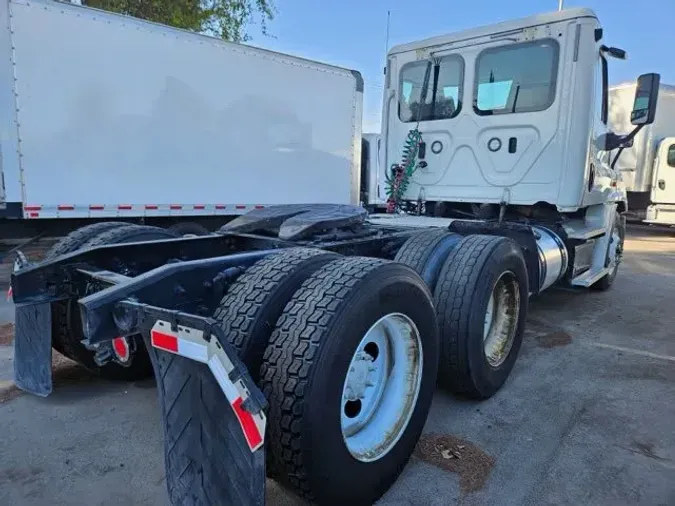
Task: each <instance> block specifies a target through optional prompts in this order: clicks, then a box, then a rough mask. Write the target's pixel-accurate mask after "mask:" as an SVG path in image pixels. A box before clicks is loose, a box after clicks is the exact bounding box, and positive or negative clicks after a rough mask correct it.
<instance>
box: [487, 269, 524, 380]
mask: <svg viewBox="0 0 675 506" xmlns="http://www.w3.org/2000/svg"><path fill="white" fill-rule="evenodd" d="M519 314H520V288H519V284H518V280H517V279H516V276H515V275H514V274H513V273H512V272H511V271H506V272H504V273H503V274H502V275H501V276H500V277H499V279H497V282H496V283H495V284H494V286H493V287H492V292H491V293H490V299H489V300H488V304H487V308H486V310H485V321H484V324H483V351H484V353H485V358H486V359H487V361H488V364H490V365H491V366H492V367H495V368H496V367H499V366H500V365H502V364H503V363H504V361H505V360H506V358H507V357H508V356H509V353H510V352H511V348H512V347H513V341H514V340H515V336H516V332H517V330H518V316H519Z"/></svg>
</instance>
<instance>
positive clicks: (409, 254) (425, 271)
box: [394, 229, 462, 292]
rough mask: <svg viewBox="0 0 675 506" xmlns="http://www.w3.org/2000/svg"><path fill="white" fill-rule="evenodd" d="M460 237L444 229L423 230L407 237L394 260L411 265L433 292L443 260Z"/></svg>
mask: <svg viewBox="0 0 675 506" xmlns="http://www.w3.org/2000/svg"><path fill="white" fill-rule="evenodd" d="M461 239H462V236H461V235H459V234H453V233H452V232H449V231H448V230H446V229H436V230H425V231H424V232H420V233H418V234H415V235H413V236H412V237H411V238H410V239H408V240H407V241H406V242H405V243H404V244H403V246H402V247H401V249H400V250H398V253H397V254H396V258H394V260H395V261H397V262H401V263H402V264H405V265H407V266H408V267H411V268H412V269H413V270H414V271H415V272H416V273H417V274H419V275H420V276H421V277H422V279H423V280H424V282H425V283H426V284H427V286H428V287H429V290H431V291H432V292H433V290H434V288H435V286H436V281H437V280H438V275H439V273H440V272H441V268H442V267H443V262H444V261H445V259H446V258H447V257H448V255H449V254H450V252H451V251H452V250H453V248H454V247H455V246H456V245H457V244H458V243H459V241H460V240H461Z"/></svg>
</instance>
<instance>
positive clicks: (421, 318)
mask: <svg viewBox="0 0 675 506" xmlns="http://www.w3.org/2000/svg"><path fill="white" fill-rule="evenodd" d="M393 313H397V314H403V315H405V316H406V317H408V318H410V320H411V321H412V322H414V325H415V326H416V328H417V329H418V331H419V332H418V335H419V336H421V349H422V350H423V351H422V358H421V360H420V361H421V368H422V369H421V372H420V376H419V377H420V378H421V379H420V382H419V390H418V395H417V398H416V401H414V400H413V401H412V404H411V405H410V411H409V413H410V418H409V419H408V422H407V424H405V423H401V425H400V427H401V429H400V430H401V432H400V437H399V438H398V440H396V441H395V442H394V443H392V446H391V449H390V450H389V451H388V452H386V453H384V454H383V455H381V456H380V457H378V458H377V459H375V460H372V461H369V462H364V461H363V460H360V459H357V458H355V456H353V454H352V453H351V452H350V450H349V449H348V447H347V444H346V442H345V439H344V438H343V433H342V425H341V416H342V411H341V407H342V404H341V403H342V399H343V385H344V383H345V378H346V374H347V372H348V369H349V368H350V364H351V361H352V356H353V354H354V352H355V351H356V348H357V345H359V343H361V342H362V341H361V339H362V338H363V336H364V335H365V334H366V332H367V331H368V330H369V329H370V328H371V326H373V324H374V323H376V322H378V321H379V320H380V319H381V318H382V317H383V316H385V315H390V314H393ZM437 353H438V329H437V322H436V316H435V313H434V308H433V302H432V300H431V294H430V293H429V290H428V288H427V287H426V285H425V284H424V282H423V281H422V279H421V278H420V277H419V276H418V275H417V274H416V273H415V272H414V271H413V270H412V269H410V268H409V267H406V266H404V265H402V264H400V263H395V262H388V261H385V260H378V259H372V258H360V257H351V258H344V259H340V260H336V261H334V262H331V263H329V264H327V265H326V266H324V267H323V268H321V269H320V270H318V271H317V272H316V273H314V274H313V275H312V276H311V277H310V278H308V279H307V280H306V281H305V282H304V283H303V285H302V287H301V288H300V289H299V290H298V291H297V292H296V293H295V295H294V296H293V298H292V299H291V301H290V302H289V303H288V305H287V306H286V309H285V310H284V313H283V314H282V316H281V317H280V318H279V321H278V322H277V327H276V329H275V331H274V332H273V333H272V336H271V338H270V343H269V345H268V347H267V350H266V351H265V356H264V360H263V366H262V368H261V380H260V382H261V388H262V390H263V393H264V394H265V396H266V397H267V399H268V402H269V415H268V436H267V441H268V443H267V449H268V466H269V467H268V473H269V474H270V475H271V476H273V477H274V478H275V479H278V480H279V481H280V482H281V483H283V484H285V485H287V486H290V487H291V488H293V489H294V490H295V491H296V492H297V493H298V494H300V495H301V496H302V497H304V498H305V499H308V500H310V501H312V502H315V503H318V504H331V505H332V504H335V505H345V504H350V505H361V504H372V503H373V502H374V501H375V500H377V499H378V498H379V497H380V496H381V495H382V494H383V493H384V492H385V491H386V490H387V489H388V488H389V487H390V486H391V484H392V483H393V482H394V481H395V480H396V478H397V477H398V475H399V474H400V473H401V471H402V470H403V468H404V466H405V464H406V462H407V461H408V459H409V457H410V455H411V453H412V451H413V449H414V447H415V444H416V443H417V440H418V439H419V436H420V434H421V432H422V428H423V426H424V423H425V421H426V418H427V414H428V411H429V407H430V404H431V398H432V396H433V393H434V389H435V382H436V374H437V365H438V364H437Z"/></svg>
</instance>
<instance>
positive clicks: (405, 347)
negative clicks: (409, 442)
mask: <svg viewBox="0 0 675 506" xmlns="http://www.w3.org/2000/svg"><path fill="white" fill-rule="evenodd" d="M422 358H423V357H422V341H421V339H420V334H419V331H418V330H417V327H416V326H415V324H414V323H413V321H412V320H411V319H410V318H408V317H407V316H406V315H404V314H401V313H390V314H388V315H386V316H383V317H382V318H380V319H379V320H378V321H377V322H375V323H374V324H373V325H372V326H371V327H370V329H368V332H366V334H365V336H364V337H363V339H362V340H361V342H360V343H359V345H358V346H357V348H356V351H355V353H354V355H353V356H352V360H351V363H350V364H349V368H348V369H347V376H346V378H345V382H344V386H343V389H342V400H341V417H340V424H341V427H342V437H343V439H344V442H345V444H346V446H347V449H348V450H349V452H350V453H351V454H352V456H353V457H354V458H356V459H358V460H360V461H362V462H372V461H374V460H377V459H379V458H381V457H383V456H384V455H386V454H387V453H388V452H389V451H390V450H391V449H392V448H393V447H394V445H395V444H396V442H397V441H398V440H399V438H400V437H401V435H402V434H403V431H404V430H405V428H406V427H407V425H408V422H409V421H410V417H411V416H412V413H413V411H414V409H415V405H416V404H417V396H418V395H419V390H420V384H421V382H422Z"/></svg>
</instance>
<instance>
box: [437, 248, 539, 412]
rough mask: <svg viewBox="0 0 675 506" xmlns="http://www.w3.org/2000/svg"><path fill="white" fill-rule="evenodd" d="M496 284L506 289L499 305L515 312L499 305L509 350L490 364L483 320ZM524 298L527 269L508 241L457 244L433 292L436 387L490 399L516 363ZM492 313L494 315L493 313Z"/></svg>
mask: <svg viewBox="0 0 675 506" xmlns="http://www.w3.org/2000/svg"><path fill="white" fill-rule="evenodd" d="M502 279H504V280H507V281H508V283H509V284H508V286H505V290H506V292H505V295H506V299H505V301H506V302H508V301H509V300H511V302H513V303H514V306H517V307H516V309H515V310H514V309H513V308H511V309H509V308H508V307H506V304H505V310H504V312H503V313H502V315H504V316H505V317H507V318H510V319H511V320H510V326H508V327H506V328H509V329H510V332H509V336H510V337H509V339H510V345H508V346H504V347H503V348H502V349H503V353H502V356H500V357H499V360H495V362H497V363H496V364H495V363H490V360H488V356H487V354H486V346H485V345H486V342H487V341H486V336H485V332H486V317H487V314H488V308H489V302H490V298H491V295H492V293H493V290H494V289H495V288H496V287H497V283H498V281H501V280H502ZM509 290H510V291H509ZM500 293H501V292H500ZM509 296H510V299H509ZM528 297H529V293H528V277H527V268H526V266H525V260H524V258H523V254H522V251H521V249H520V247H519V246H518V245H517V244H516V243H515V242H514V241H512V240H511V239H507V238H505V237H499V236H488V235H469V236H466V237H465V238H464V239H462V241H461V242H460V243H459V244H458V245H457V247H456V248H455V249H454V250H453V251H452V252H451V253H450V255H449V256H448V258H447V260H446V261H445V265H444V266H443V269H442V270H441V273H440V276H439V278H438V283H437V285H436V289H435V292H434V299H435V301H436V310H437V312H438V322H439V325H440V335H441V353H440V363H439V374H438V381H439V384H440V385H441V386H443V387H444V388H446V389H447V390H449V391H450V392H452V393H455V394H459V395H462V396H465V397H469V398H473V399H486V398H488V397H491V396H492V395H494V394H495V393H496V392H497V391H498V390H499V389H500V388H501V387H502V385H503V384H504V382H505V381H506V379H507V378H508V376H509V374H510V373H511V370H512V369H513V366H514V364H515V362H516V359H517V357H518V351H519V350H520V346H521V343H522V341H523V333H524V332H525V319H526V317H527V307H528ZM516 299H517V300H516ZM495 312H497V314H499V308H497V309H495ZM495 321H496V320H495ZM495 324H496V323H495ZM504 342H507V341H506V340H505V341H504Z"/></svg>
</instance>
